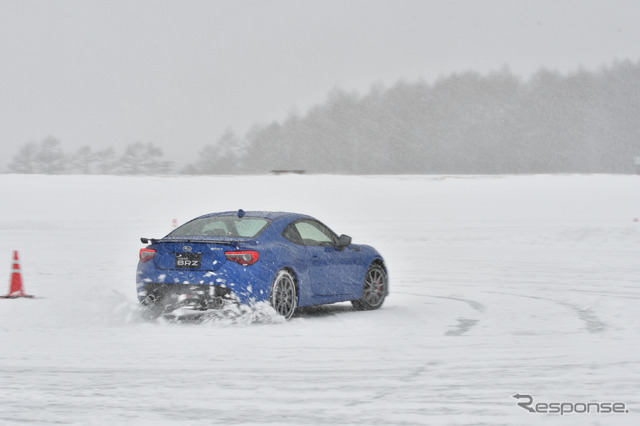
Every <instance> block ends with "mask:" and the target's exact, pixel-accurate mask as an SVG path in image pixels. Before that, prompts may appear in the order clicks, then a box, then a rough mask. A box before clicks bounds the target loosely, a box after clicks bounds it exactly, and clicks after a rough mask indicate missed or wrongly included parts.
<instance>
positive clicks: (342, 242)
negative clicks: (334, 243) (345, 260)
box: [338, 234, 351, 248]
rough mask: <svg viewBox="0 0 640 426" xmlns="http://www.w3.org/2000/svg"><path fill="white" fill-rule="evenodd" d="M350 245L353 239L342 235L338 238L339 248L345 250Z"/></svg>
mask: <svg viewBox="0 0 640 426" xmlns="http://www.w3.org/2000/svg"><path fill="white" fill-rule="evenodd" d="M349 244H351V237H350V236H348V235H344V234H342V235H340V237H339V238H338V247H340V248H344V247H347V246H348V245H349Z"/></svg>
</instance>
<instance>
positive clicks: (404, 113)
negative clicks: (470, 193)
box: [4, 61, 640, 175]
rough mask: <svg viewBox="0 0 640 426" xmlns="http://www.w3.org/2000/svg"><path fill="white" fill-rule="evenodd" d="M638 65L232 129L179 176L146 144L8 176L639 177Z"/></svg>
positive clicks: (500, 82)
mask: <svg viewBox="0 0 640 426" xmlns="http://www.w3.org/2000/svg"><path fill="white" fill-rule="evenodd" d="M637 156H640V62H636V63H633V62H631V61H624V62H617V63H615V64H613V65H611V66H607V67H602V68H601V69H599V70H597V71H586V70H581V71H576V72H573V73H570V74H567V75H562V74H560V73H557V72H552V71H548V70H544V69H543V70H540V71H538V72H537V73H536V74H534V75H533V76H532V77H531V78H529V79H528V80H527V81H523V80H522V79H520V78H519V77H517V76H515V75H514V74H512V73H511V72H510V71H509V70H507V69H504V70H502V71H500V72H493V73H490V74H487V75H482V74H479V73H475V72H466V73H461V74H453V75H450V76H448V77H443V78H441V79H439V80H438V81H436V82H434V83H432V84H429V83H426V82H423V81H419V82H414V83H409V82H405V81H400V82H398V83H397V84H395V85H394V86H393V87H390V88H384V87H373V88H372V89H371V90H370V91H369V93H367V94H365V95H359V94H357V93H351V92H347V91H344V90H334V91H332V92H331V93H330V94H329V95H328V97H327V100H326V102H324V103H323V104H321V105H318V106H315V107H314V108H312V109H310V110H309V111H308V112H306V113H305V114H304V115H302V116H298V115H295V114H292V115H291V116H290V117H289V118H287V119H286V120H285V121H284V122H281V123H277V122H274V123H272V124H269V125H265V126H254V128H252V129H251V130H250V131H249V132H248V133H247V134H246V135H245V136H243V137H240V136H237V135H236V134H235V133H234V132H233V131H228V132H226V133H225V134H223V135H221V136H220V137H219V138H218V140H217V141H216V142H215V143H213V144H211V145H208V146H204V147H202V149H201V151H200V153H199V155H198V157H197V159H196V160H195V161H194V162H193V163H192V164H189V165H187V166H186V167H181V168H177V167H176V166H175V165H174V164H173V163H172V162H170V161H168V160H166V159H165V158H164V156H163V153H162V150H161V149H160V148H159V147H157V146H155V145H154V144H152V143H146V144H144V143H140V142H137V143H133V144H130V145H129V146H128V147H127V148H126V150H125V152H123V153H122V154H120V155H118V154H117V153H116V151H115V150H114V149H106V150H102V151H94V150H92V149H91V148H90V147H88V146H87V147H84V148H81V149H80V150H78V151H77V152H75V153H72V154H67V153H65V152H64V151H63V149H62V144H61V143H60V142H59V141H58V140H56V139H55V138H53V137H49V138H46V139H44V140H43V141H42V142H40V143H34V142H32V143H29V144H26V145H25V146H23V147H22V148H21V149H20V151H19V152H18V153H17V154H16V155H15V156H14V158H13V159H12V161H11V162H10V163H9V164H8V166H7V167H6V168H5V169H4V171H5V172H8V173H51V174H70V173H74V174H75V173H80V174H134V175H135V174H205V175H206V174H261V173H269V172H271V171H274V170H301V171H305V172H306V173H343V174H405V173H411V174H443V173H452V174H453V173H456V174H498V173H635V172H636V171H637V169H638V168H639V167H640V166H638V165H635V164H634V159H635V158H636V157H637Z"/></svg>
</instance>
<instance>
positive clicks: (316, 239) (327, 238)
mask: <svg viewBox="0 0 640 426" xmlns="http://www.w3.org/2000/svg"><path fill="white" fill-rule="evenodd" d="M294 227H295V229H296V231H298V234H300V238H301V239H302V244H304V245H306V246H332V245H335V244H336V241H335V237H334V235H333V232H331V231H330V230H329V229H327V228H326V227H325V226H324V225H322V224H321V223H318V222H314V221H307V220H303V221H300V222H296V224H295V225H294Z"/></svg>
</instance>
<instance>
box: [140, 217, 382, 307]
mask: <svg viewBox="0 0 640 426" xmlns="http://www.w3.org/2000/svg"><path fill="white" fill-rule="evenodd" d="M140 240H141V241H142V243H143V244H148V246H147V247H145V248H143V249H141V250H140V262H139V263H138V271H137V279H136V282H137V289H138V300H139V301H140V303H142V304H143V305H144V306H146V307H147V308H148V309H147V312H148V313H149V314H150V315H151V316H159V315H163V314H167V313H170V312H172V311H173V310H175V309H177V308H187V309H195V310H201V311H206V310H208V309H218V308H223V307H224V306H225V305H226V304H230V303H241V304H253V303H256V302H261V301H268V302H270V304H271V306H273V308H274V309H275V310H276V311H277V312H278V314H280V315H282V316H283V317H285V318H286V319H289V318H291V316H292V315H293V313H294V311H295V310H296V308H298V307H303V306H312V305H321V304H326V303H336V302H345V301H351V303H352V304H353V306H354V308H355V309H358V310H371V309H377V308H379V307H380V306H381V305H382V303H383V302H384V299H385V297H386V296H387V294H388V291H389V283H388V278H387V277H388V275H387V269H386V266H385V263H384V259H383V258H382V256H381V255H380V254H379V253H378V252H377V251H376V250H375V249H374V248H372V247H370V246H366V245H359V244H352V243H351V237H349V236H347V235H340V236H338V235H337V234H335V233H334V232H333V231H332V230H331V229H329V228H328V227H327V226H325V225H324V224H322V223H321V222H319V221H318V220H316V219H314V218H313V217H311V216H306V215H302V214H297V213H282V212H245V211H243V210H238V211H237V212H224V213H212V214H207V215H204V216H200V217H197V218H195V219H193V220H191V221H189V222H187V223H185V224H184V225H182V226H180V227H178V228H176V229H175V230H174V231H173V232H171V233H170V234H169V235H167V236H166V237H164V238H161V239H153V238H141V239H140Z"/></svg>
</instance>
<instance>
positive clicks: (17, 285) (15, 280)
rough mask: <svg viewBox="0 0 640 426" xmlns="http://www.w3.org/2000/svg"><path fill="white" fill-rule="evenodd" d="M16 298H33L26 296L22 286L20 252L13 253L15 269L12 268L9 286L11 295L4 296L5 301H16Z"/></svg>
mask: <svg viewBox="0 0 640 426" xmlns="http://www.w3.org/2000/svg"><path fill="white" fill-rule="evenodd" d="M16 297H33V296H29V295H28V294H24V286H23V285H22V274H21V273H20V259H19V258H18V251H17V250H14V251H13V267H12V268H11V283H10V284H9V294H7V295H6V296H2V298H3V299H15V298H16Z"/></svg>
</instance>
